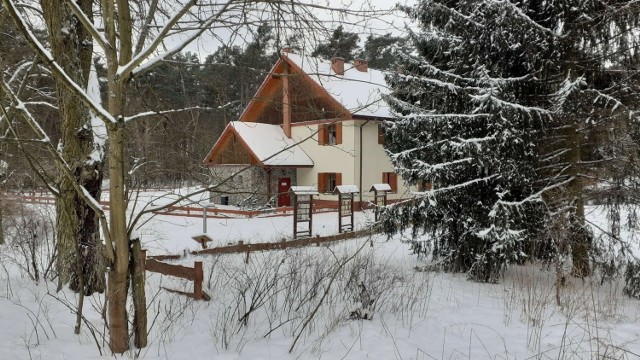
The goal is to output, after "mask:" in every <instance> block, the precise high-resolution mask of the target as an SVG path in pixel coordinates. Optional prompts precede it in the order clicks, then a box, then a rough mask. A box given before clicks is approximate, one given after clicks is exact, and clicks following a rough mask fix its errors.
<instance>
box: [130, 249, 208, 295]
mask: <svg viewBox="0 0 640 360" xmlns="http://www.w3.org/2000/svg"><path fill="white" fill-rule="evenodd" d="M146 253H147V252H146V250H143V251H142V258H143V263H144V269H145V270H146V271H151V272H156V273H160V274H163V275H169V276H174V277H178V278H182V279H186V280H189V281H193V293H189V292H183V291H178V290H172V289H166V288H165V289H166V290H168V291H171V292H175V293H178V294H183V295H186V296H188V297H191V298H193V299H194V300H206V301H208V300H209V299H210V298H211V297H210V296H209V295H207V294H206V293H205V292H204V291H202V281H203V279H204V274H203V271H202V261H194V262H193V267H187V266H182V265H173V264H167V263H163V262H161V261H159V260H157V258H154V257H150V258H147V255H146ZM164 259H166V258H164Z"/></svg>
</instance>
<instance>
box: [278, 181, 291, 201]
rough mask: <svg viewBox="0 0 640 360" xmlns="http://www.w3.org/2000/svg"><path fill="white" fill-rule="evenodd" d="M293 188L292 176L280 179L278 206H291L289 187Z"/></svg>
mask: <svg viewBox="0 0 640 360" xmlns="http://www.w3.org/2000/svg"><path fill="white" fill-rule="evenodd" d="M290 188H291V178H288V177H287V178H279V179H278V206H291V197H290V196H289V189H290Z"/></svg>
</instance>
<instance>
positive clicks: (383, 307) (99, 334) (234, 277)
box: [0, 206, 640, 360]
mask: <svg viewBox="0 0 640 360" xmlns="http://www.w3.org/2000/svg"><path fill="white" fill-rule="evenodd" d="M44 208H45V206H40V207H38V208H37V209H39V210H42V212H46V211H45V210H46V209H44ZM592 210H594V211H591V212H590V215H589V216H590V219H591V220H592V221H594V222H597V221H602V216H603V214H602V213H601V212H599V211H597V209H592ZM336 216H337V215H336V213H326V214H320V215H318V216H317V217H316V218H315V219H314V221H315V224H314V234H315V233H318V234H321V235H325V234H330V233H331V232H335V230H336V229H337V217H336ZM370 216H371V214H369V213H362V214H359V215H358V216H357V220H358V224H359V225H358V226H359V227H365V226H367V224H368V222H369V221H370ZM25 217H26V215H25ZM291 221H292V220H291V217H273V218H256V219H209V222H208V230H209V231H208V232H209V234H211V235H212V236H214V238H215V239H216V242H219V243H216V244H214V245H226V244H227V243H233V242H235V241H238V240H243V241H245V242H262V241H272V240H273V241H279V239H280V238H282V237H289V236H290V235H291V227H292V222H291ZM18 225H20V224H18ZM22 225H23V227H24V226H28V224H22ZM38 226H41V227H43V228H44V227H46V226H48V225H47V224H46V222H40V223H38ZM139 232H140V234H141V235H142V241H143V243H144V244H145V247H147V248H148V249H149V252H150V253H152V254H163V253H176V252H177V253H179V252H181V251H182V250H183V249H190V250H196V249H198V245H197V244H196V243H195V242H193V241H192V240H191V239H190V236H191V235H193V234H197V233H201V232H202V219H200V218H184V217H175V216H157V217H154V218H152V219H148V221H147V222H146V223H145V224H144V226H142V227H141V228H140V229H139ZM400 240H401V239H400V238H394V239H391V240H387V239H386V238H385V237H384V236H376V237H373V238H371V239H358V240H350V241H344V242H340V243H336V244H333V245H331V246H320V247H309V248H304V249H291V250H286V251H273V252H267V253H252V254H251V258H250V260H249V262H248V263H245V261H244V260H245V258H244V255H243V254H240V255H235V254H233V255H220V256H204V257H199V258H195V257H187V258H185V259H183V260H180V261H179V263H182V264H185V265H191V264H192V263H193V261H194V260H202V261H203V262H204V267H205V270H204V272H205V279H204V290H205V292H206V293H208V294H209V295H211V301H209V302H194V301H192V300H190V299H188V298H186V297H184V296H181V295H177V294H173V293H170V292H167V291H165V290H162V289H161V287H167V288H171V289H179V290H185V291H190V290H191V285H190V284H188V282H187V281H183V280H179V279H172V278H169V277H165V276H162V275H160V274H156V273H147V300H148V304H149V305H148V306H149V324H150V334H149V339H150V344H149V346H148V347H147V348H145V349H142V350H136V351H131V352H129V353H126V354H125V355H124V356H123V357H124V358H134V357H136V356H139V357H140V358H145V359H177V360H181V359H189V360H193V359H225V360H226V359H229V360H231V359H330V360H332V359H381V360H383V359H416V360H418V359H420V360H422V359H595V358H604V359H638V358H640V326H638V325H637V324H638V321H639V320H640V303H639V302H638V301H637V300H632V299H628V298H627V297H625V296H623V295H622V291H621V290H622V285H621V284H620V283H618V282H613V283H604V284H603V285H600V284H599V282H598V281H596V280H593V281H590V280H587V281H584V282H583V281H581V280H579V279H570V281H569V284H568V285H567V287H566V288H565V289H563V291H562V299H561V303H562V306H557V305H556V300H555V287H554V281H555V274H554V273H553V272H552V271H550V270H547V269H544V268H542V266H540V265H527V266H521V267H513V268H511V269H509V271H508V272H507V274H506V275H505V278H504V279H503V281H502V282H501V283H500V284H495V285H490V284H477V283H473V282H469V281H467V280H466V279H465V277H464V276H463V275H452V274H446V273H435V272H421V271H416V270H415V267H416V266H419V265H421V264H423V262H422V261H421V260H420V259H418V258H416V257H415V256H414V255H411V254H410V253H409V251H408V249H407V245H406V244H404V243H402V242H401V241H400ZM41 245H42V244H41ZM45 249H46V247H44V246H41V247H40V248H39V251H40V254H46V253H47V252H46V251H45ZM28 250H29V249H27V248H25V247H24V246H23V247H20V246H15V244H13V245H4V246H0V256H1V260H2V261H1V264H2V271H1V272H0V323H1V324H2V326H1V327H0V359H103V358H104V359H106V358H110V357H111V356H110V355H108V350H105V348H106V342H105V340H104V339H103V334H104V333H105V331H106V329H105V328H104V325H103V321H102V320H101V308H102V306H103V304H104V296H101V295H100V296H99V295H94V296H92V297H90V298H89V299H88V304H87V305H86V308H85V317H86V319H87V322H88V324H90V325H91V326H87V324H83V327H82V332H81V334H80V335H79V336H76V335H74V334H73V326H74V323H75V314H74V312H73V311H72V309H73V308H74V304H75V301H76V297H75V295H74V294H73V293H71V292H69V291H67V290H63V291H61V292H59V293H56V292H55V287H56V284H55V282H46V281H42V280H41V281H39V283H37V284H36V283H35V282H34V281H33V280H32V279H31V278H30V276H29V275H28V272H27V270H26V268H27V267H28V266H27V265H25V264H28V263H30V260H31V258H30V256H29V251H28ZM31 273H32V271H31ZM40 276H42V274H40ZM294 343H295V345H294ZM291 348H292V349H291ZM290 350H291V351H290ZM100 351H102V354H103V355H101V354H100Z"/></svg>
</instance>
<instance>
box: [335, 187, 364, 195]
mask: <svg viewBox="0 0 640 360" xmlns="http://www.w3.org/2000/svg"><path fill="white" fill-rule="evenodd" d="M333 192H334V193H340V194H357V193H358V192H359V190H358V185H338V186H336V189H335V190H334V191H333Z"/></svg>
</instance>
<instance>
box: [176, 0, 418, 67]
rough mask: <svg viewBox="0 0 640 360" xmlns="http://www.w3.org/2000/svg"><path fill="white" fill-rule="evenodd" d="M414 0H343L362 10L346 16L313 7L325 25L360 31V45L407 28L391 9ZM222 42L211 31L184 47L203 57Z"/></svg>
mask: <svg viewBox="0 0 640 360" xmlns="http://www.w3.org/2000/svg"><path fill="white" fill-rule="evenodd" d="M311 1H314V2H315V3H319V4H322V5H327V6H330V7H333V8H338V7H340V6H341V5H340V1H335V0H311ZM414 2H415V0H397V1H396V0H352V1H344V0H343V1H342V3H343V5H346V6H347V7H348V9H350V10H351V11H352V12H360V11H362V13H360V14H358V15H350V16H346V17H345V16H344V14H340V13H337V12H331V11H326V10H319V9H318V10H315V11H314V15H315V16H317V17H318V18H319V19H320V20H321V21H323V24H324V27H326V28H327V29H329V30H333V29H334V28H336V27H337V26H339V25H340V24H342V25H343V26H344V28H345V30H346V31H350V32H355V33H358V34H360V35H361V39H362V41H361V42H360V45H361V46H362V45H363V41H364V39H365V38H366V36H367V35H369V34H371V33H378V34H385V33H389V32H390V33H393V34H396V35H397V34H401V33H402V32H403V31H404V27H405V24H406V23H407V22H408V19H407V18H406V17H405V16H404V14H403V13H402V12H399V11H391V10H392V9H394V7H395V4H397V3H401V4H411V3H414ZM372 12H376V14H375V15H371V14H372ZM383 12H384V13H387V14H386V15H383V16H381V15H379V13H383ZM265 20H266V19H265ZM313 35H315V36H317V37H318V38H322V39H324V38H325V36H327V34H319V33H318V31H315V32H314V33H313ZM216 36H217V37H220V38H221V39H222V40H223V41H227V42H228V41H229V39H233V42H234V43H235V44H238V45H242V44H243V43H245V42H246V41H245V39H242V37H241V36H236V37H231V35H229V34H225V33H224V31H220V30H218V31H217V32H216ZM311 37H312V35H308V38H307V41H308V42H309V44H307V47H308V48H309V49H306V51H309V52H310V51H311V50H310V49H312V48H313V47H315V45H314V41H313V40H311ZM220 44H221V41H220V40H219V39H215V37H214V36H212V35H211V34H209V35H206V36H203V37H201V38H200V39H198V40H197V41H195V42H194V43H192V44H191V45H190V46H188V47H187V48H186V49H185V51H191V52H195V53H197V54H198V55H199V57H200V59H202V60H204V58H205V57H206V56H207V55H209V54H211V53H213V52H214V51H215V50H216V49H217V48H218V47H219V46H220Z"/></svg>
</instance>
